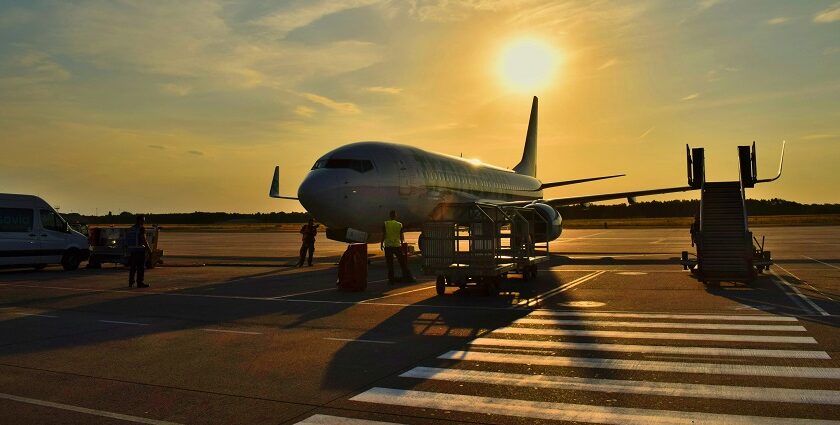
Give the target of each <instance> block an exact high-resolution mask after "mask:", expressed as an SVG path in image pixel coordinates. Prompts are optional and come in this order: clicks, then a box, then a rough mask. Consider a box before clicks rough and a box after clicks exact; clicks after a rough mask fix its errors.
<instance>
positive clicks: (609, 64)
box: [598, 58, 618, 71]
mask: <svg viewBox="0 0 840 425" xmlns="http://www.w3.org/2000/svg"><path fill="white" fill-rule="evenodd" d="M617 63H618V59H616V58H612V59H610V60H608V61H606V62H604V63H602V64H601V66H599V67H598V71H603V70H605V69H607V68H610V67H612V66H615V65H616V64H617Z"/></svg>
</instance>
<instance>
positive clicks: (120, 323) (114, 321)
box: [100, 320, 149, 326]
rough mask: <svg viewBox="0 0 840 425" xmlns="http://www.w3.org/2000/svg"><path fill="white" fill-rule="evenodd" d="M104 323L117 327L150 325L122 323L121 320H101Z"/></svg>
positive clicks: (144, 324)
mask: <svg viewBox="0 0 840 425" xmlns="http://www.w3.org/2000/svg"><path fill="white" fill-rule="evenodd" d="M100 322H102V323H112V324H115V325H134V326H149V324H148V323H139V322H121V321H119V320H100Z"/></svg>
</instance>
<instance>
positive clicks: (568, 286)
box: [514, 270, 606, 307]
mask: <svg viewBox="0 0 840 425" xmlns="http://www.w3.org/2000/svg"><path fill="white" fill-rule="evenodd" d="M604 273H606V271H604V270H599V271H596V272H592V273H589V274H588V275H585V276H582V277H579V278H577V279H575V280H573V281H571V282H569V283H566V284H563V285H560V286H558V287H556V288H554V289H550V290H548V291H545V292H543V293H542V294H539V295H537V296H535V297H534V298H528V299H525V300H522V301H519V302H518V303H516V304H514V306H515V307H527V306H529V305H531V304H532V303H533V304H535V305H536V304H538V303H540V302H542V301H545V300H547V299H549V298H551V297H553V296H555V295H557V294H559V293H561V292H565V291H568V290H569V289H572V288H574V287H575V286H578V285H580V284H581V283H584V282H586V281H588V280H591V279H594V278H596V277H598V276H600V275H602V274H604Z"/></svg>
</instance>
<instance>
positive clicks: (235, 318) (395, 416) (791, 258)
mask: <svg viewBox="0 0 840 425" xmlns="http://www.w3.org/2000/svg"><path fill="white" fill-rule="evenodd" d="M753 232H754V233H755V234H756V235H758V236H759V239H760V237H761V235H766V237H767V239H766V248H767V249H769V250H770V251H771V252H772V253H773V258H774V259H775V261H776V265H774V266H772V267H771V270H770V272H769V273H765V274H763V275H761V276H760V277H759V278H758V279H757V280H756V281H755V282H753V283H752V284H750V285H744V284H734V283H726V282H724V283H722V284H721V286H720V287H712V286H706V285H704V284H703V283H702V282H698V281H697V280H696V279H695V278H694V277H693V276H692V275H691V274H690V273H689V272H687V271H684V270H683V269H682V267H681V266H680V265H679V264H678V263H677V261H678V259H679V256H680V252H681V251H684V250H688V251H691V247H690V242H689V239H688V232H687V231H686V230H680V229H638V230H636V229H632V230H631V229H628V230H624V229H591V230H584V229H581V230H577V229H573V230H566V231H564V233H563V236H562V237H561V238H560V239H559V240H558V241H555V242H553V243H552V244H551V250H552V256H551V261H550V262H548V263H543V265H542V266H541V267H540V270H539V273H538V276H537V279H536V280H531V281H528V282H525V281H523V280H522V279H520V278H519V277H518V276H511V277H510V279H508V281H507V282H506V283H505V284H504V286H503V289H502V293H501V294H500V295H499V296H496V297H490V296H487V295H485V294H483V293H482V291H479V290H477V289H475V288H466V289H463V290H459V289H457V288H448V289H447V293H446V294H445V295H443V296H437V295H436V294H435V289H434V276H423V275H422V274H421V273H420V261H419V258H412V260H411V261H412V268H413V270H414V273H415V275H416V276H417V277H418V282H417V283H412V284H398V285H395V286H389V285H387V284H386V281H385V274H386V273H385V268H384V264H383V262H382V261H381V253H380V251H379V249H378V246H376V245H370V246H369V253H370V254H373V255H375V256H374V257H373V258H372V264H371V265H370V269H369V276H368V287H367V289H366V290H365V291H362V292H344V291H339V290H337V289H336V285H335V281H336V274H337V269H336V264H335V263H336V261H337V260H338V258H339V256H340V254H341V252H342V250H343V249H344V244H338V243H334V242H330V241H323V240H322V238H319V240H318V242H317V244H316V264H315V266H313V267H303V268H295V267H290V265H291V264H293V263H294V262H295V261H296V258H295V257H296V255H297V249H298V243H299V236H298V235H296V234H279V233H278V234H227V233H217V234H192V233H170V234H167V233H162V235H161V241H160V247H161V248H163V249H164V250H165V251H166V255H165V257H164V259H165V263H164V265H163V266H161V267H158V268H155V269H153V270H148V271H147V273H146V279H147V283H149V284H150V285H151V288H148V289H137V288H128V287H127V270H125V269H124V268H122V267H115V266H108V265H106V266H104V267H103V268H102V269H100V270H92V269H91V270H86V269H80V270H78V271H73V272H65V271H62V270H61V269H60V267H57V266H50V267H48V268H47V269H45V270H41V271H35V270H26V269H17V270H15V269H10V270H0V423H14V424H74V423H80V424H81V423H84V424H124V423H141V424H173V423H175V424H230V423H236V424H295V423H303V424H326V423H340V424H382V423H399V424H453V423H486V424H524V423H528V424H534V423H537V424H543V423H545V424H549V423H550V424H554V423H615V424H619V423H620V424H689V423H703V424H707V423H712V424H718V423H720V424H748V423H760V424H818V423H840V361H838V359H840V331H838V325H840V302H838V301H840V227H789V228H764V229H760V228H758V229H753ZM415 236H416V235H415ZM234 266H235V267H234Z"/></svg>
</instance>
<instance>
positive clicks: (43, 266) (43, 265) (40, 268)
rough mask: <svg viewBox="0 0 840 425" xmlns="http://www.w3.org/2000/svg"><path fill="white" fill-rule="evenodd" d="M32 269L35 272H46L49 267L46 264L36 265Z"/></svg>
mask: <svg viewBox="0 0 840 425" xmlns="http://www.w3.org/2000/svg"><path fill="white" fill-rule="evenodd" d="M32 268H33V269H35V270H44V269H45V268H47V265H46V264H36V265H34V266H32Z"/></svg>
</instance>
